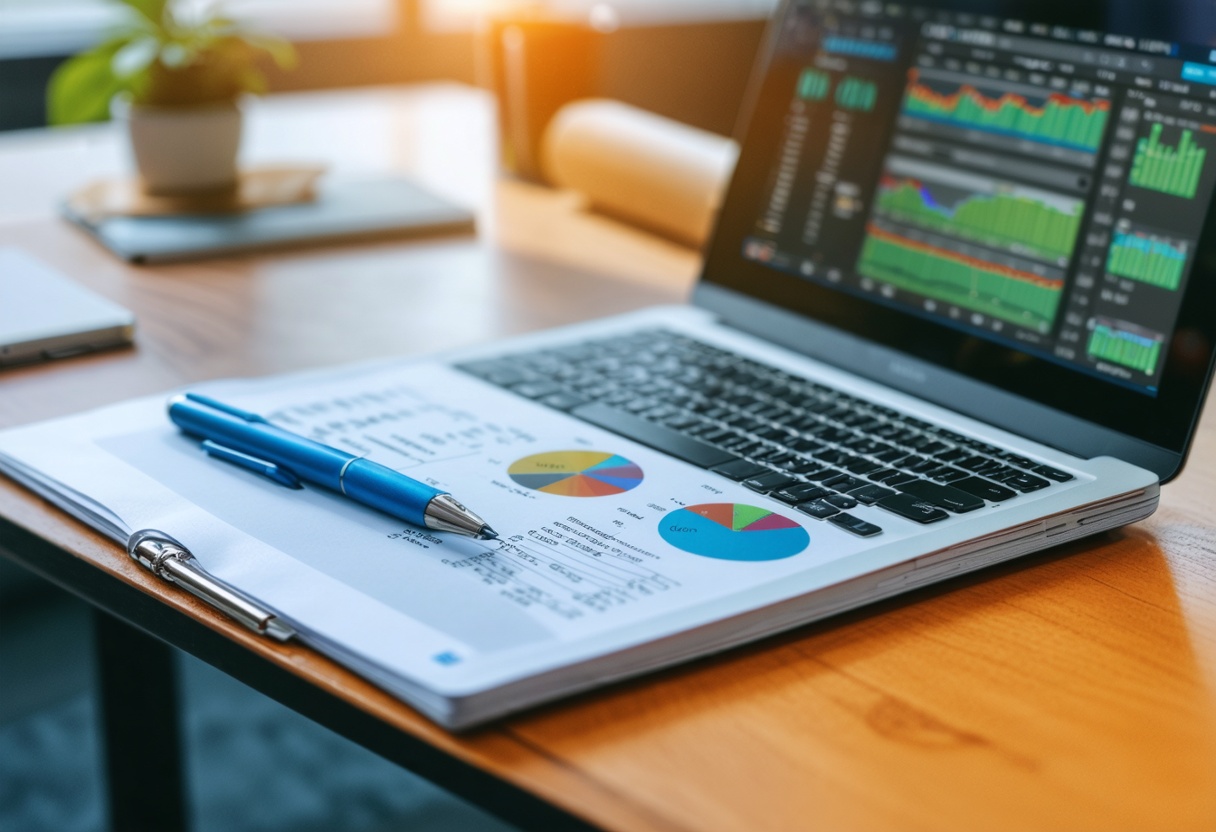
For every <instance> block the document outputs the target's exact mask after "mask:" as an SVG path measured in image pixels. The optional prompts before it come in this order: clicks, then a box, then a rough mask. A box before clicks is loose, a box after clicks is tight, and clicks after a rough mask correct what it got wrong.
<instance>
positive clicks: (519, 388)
mask: <svg viewBox="0 0 1216 832" xmlns="http://www.w3.org/2000/svg"><path fill="white" fill-rule="evenodd" d="M511 392H512V393H515V394H517V395H520V396H523V397H525V398H528V399H543V398H544V397H545V396H552V395H553V394H554V393H563V392H565V391H564V390H562V386H561V385H560V384H554V383H553V382H551V381H532V382H528V383H526V384H518V385H516V386H515V387H512V388H511Z"/></svg>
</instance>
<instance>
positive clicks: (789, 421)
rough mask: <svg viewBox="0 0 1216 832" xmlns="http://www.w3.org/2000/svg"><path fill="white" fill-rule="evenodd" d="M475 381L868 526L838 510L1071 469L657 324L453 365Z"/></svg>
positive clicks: (974, 493)
mask: <svg viewBox="0 0 1216 832" xmlns="http://www.w3.org/2000/svg"><path fill="white" fill-rule="evenodd" d="M457 369H460V370H463V371H465V372H467V373H469V374H471V375H473V376H476V377H477V378H480V379H482V380H484V381H486V382H489V383H491V384H494V385H497V386H499V387H502V388H505V389H507V390H510V391H511V392H513V393H516V394H518V395H520V396H523V397H525V398H528V399H532V400H533V401H536V402H539V403H540V404H543V405H546V406H548V407H551V408H554V409H556V410H561V411H565V412H567V413H569V414H571V415H572V416H575V417H577V418H579V419H582V420H584V421H587V422H590V423H591V424H594V425H597V426H599V427H602V428H605V429H607V430H610V431H613V432H614V433H617V434H620V435H622V436H626V437H628V438H630V439H633V440H635V441H637V442H640V443H641V444H643V445H648V446H650V447H652V448H655V449H657V450H660V451H663V452H665V453H667V454H669V455H671V456H674V457H677V458H679V459H682V460H684V461H685V462H689V463H692V464H693V465H698V466H700V467H702V468H706V469H709V470H711V471H714V472H715V473H717V474H720V475H722V476H724V477H726V478H728V479H731V480H734V481H736V482H739V483H742V484H743V485H744V486H745V487H747V488H749V489H751V490H752V491H756V492H758V493H761V494H766V495H768V496H770V497H772V498H773V499H775V500H778V501H780V502H783V503H786V504H787V505H790V506H793V507H794V508H796V509H797V510H798V511H801V512H803V513H805V514H807V515H809V516H811V517H815V518H818V519H821V520H826V521H828V522H830V523H833V524H835V525H837V526H839V527H841V528H843V529H845V530H847V531H850V532H852V533H853V534H856V535H860V536H862V537H871V536H874V535H877V534H880V533H881V532H882V527H881V526H879V525H877V524H875V523H872V522H869V521H868V520H865V519H862V518H861V517H858V516H857V515H855V514H852V513H850V511H851V510H853V509H856V508H857V507H858V506H859V505H867V506H876V507H878V508H881V509H884V510H886V511H889V512H891V513H893V514H896V515H899V516H900V517H904V518H906V519H909V520H913V521H915V522H918V523H936V522H939V521H942V520H945V519H946V518H948V517H950V516H951V515H955V514H964V513H967V512H971V511H976V510H978V509H981V508H983V507H985V506H987V505H990V504H996V503H1004V502H1006V501H1007V500H1011V499H1014V498H1016V497H1017V496H1018V495H1020V494H1027V493H1030V492H1035V491H1039V490H1042V489H1044V488H1049V487H1051V486H1052V485H1053V484H1055V483H1061V482H1067V481H1068V480H1071V479H1072V475H1070V474H1068V473H1066V472H1064V471H1060V470H1057V469H1055V468H1052V467H1050V466H1047V465H1043V464H1040V463H1038V462H1036V461H1034V460H1031V459H1027V458H1025V457H1022V456H1019V455H1017V454H1015V453H1012V452H1010V451H1008V450H1006V449H1003V448H999V447H996V446H994V445H990V444H987V443H984V442H981V441H979V440H977V439H974V438H971V437H967V436H963V435H961V434H959V433H956V432H954V431H951V430H948V429H946V428H943V427H941V426H938V425H933V424H930V423H929V422H925V421H923V420H920V419H915V418H912V417H911V416H908V415H907V414H904V413H900V412H899V411H896V410H893V409H891V408H889V407H884V406H882V405H879V404H876V403H874V402H870V401H866V400H864V399H861V398H858V397H856V396H852V395H849V394H847V393H843V392H841V391H839V390H835V389H832V388H831V387H828V386H826V385H823V384H818V383H816V382H813V381H808V380H807V379H804V378H800V377H798V376H795V375H792V374H790V373H787V372H785V371H783V370H779V369H777V368H775V367H772V366H768V365H766V364H763V363H760V362H757V361H753V360H751V359H748V358H745V357H743V356H740V355H737V354H735V353H731V352H728V351H726V350H723V349H720V348H718V347H715V346H711V345H709V344H706V343H703V342H701V341H697V340H695V339H693V338H690V337H688V336H686V335H682V334H678V333H674V332H670V331H668V330H663V329H647V330H643V331H638V332H633V333H629V334H626V335H619V336H613V337H609V338H602V339H595V340H588V341H581V342H578V343H575V344H571V345H568V346H562V347H560V348H553V349H545V350H537V351H532V352H524V353H517V354H512V355H506V356H502V357H499V358H495V359H492V360H488V361H487V360H482V361H474V362H469V363H464V364H459V365H457Z"/></svg>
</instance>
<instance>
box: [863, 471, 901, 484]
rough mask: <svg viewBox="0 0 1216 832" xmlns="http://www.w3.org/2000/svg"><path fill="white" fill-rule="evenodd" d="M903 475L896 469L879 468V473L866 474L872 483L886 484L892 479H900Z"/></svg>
mask: <svg viewBox="0 0 1216 832" xmlns="http://www.w3.org/2000/svg"><path fill="white" fill-rule="evenodd" d="M902 474H903V472H902V471H896V470H895V469H894V468H879V469H878V470H877V471H871V472H870V473H868V474H866V479H868V480H870V481H871V482H886V481H887V480H889V479H890V478H891V477H898V476H901V475H902Z"/></svg>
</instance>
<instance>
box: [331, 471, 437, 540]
mask: <svg viewBox="0 0 1216 832" xmlns="http://www.w3.org/2000/svg"><path fill="white" fill-rule="evenodd" d="M342 491H343V493H344V494H346V496H348V497H350V498H351V499H352V500H357V501H358V502H360V503H363V504H364V505H368V506H371V507H372V508H376V509H379V510H380V511H383V512H384V513H385V514H391V515H392V516H394V517H398V518H400V519H402V520H405V521H406V522H408V523H413V524H414V525H415V526H422V527H424V528H425V527H426V526H427V522H426V507H427V505H428V504H430V502H431V500H433V499H435V498H436V497H438V496H439V495H440V494H444V493H446V492H443V491H440V490H439V489H437V488H432V487H431V486H429V485H427V484H426V483H423V482H419V481H418V480H415V479H411V478H409V477H403V476H402V475H401V474H399V473H398V472H396V471H394V470H393V469H391V468H386V467H385V466H383V465H380V464H378V463H375V462H372V461H371V460H367V459H356V460H355V461H354V462H352V463H351V464H350V465H349V466H347V468H346V473H344V474H343V475H342Z"/></svg>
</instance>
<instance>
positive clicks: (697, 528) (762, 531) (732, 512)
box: [659, 503, 811, 561]
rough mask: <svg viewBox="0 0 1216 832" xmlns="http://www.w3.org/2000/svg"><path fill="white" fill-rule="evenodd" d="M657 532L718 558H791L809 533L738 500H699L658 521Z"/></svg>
mask: <svg viewBox="0 0 1216 832" xmlns="http://www.w3.org/2000/svg"><path fill="white" fill-rule="evenodd" d="M659 536H660V537H662V538H663V539H664V540H666V541H667V542H668V543H670V544H671V545H672V546H675V547H676V548H677V549H682V550H683V551H685V552H689V553H690V554H694V555H700V556H701V557H705V558H717V559H719V560H741V561H763V560H781V559H782V558H791V557H793V556H794V555H796V554H798V553H799V552H801V551H803V550H804V549H806V547H807V546H808V545H810V542H811V536H810V535H809V534H807V532H806V529H804V528H802V526H800V525H798V524H797V523H795V522H794V521H793V520H791V519H789V518H788V517H783V516H781V515H780V514H774V513H773V512H771V511H769V510H767V509H763V508H757V507H756V506H748V505H744V504H742V503H703V504H701V505H695V506H688V507H687V508H682V509H679V510H677V511H673V512H671V513H670V514H668V515H666V516H665V517H664V518H663V519H662V520H660V521H659Z"/></svg>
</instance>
